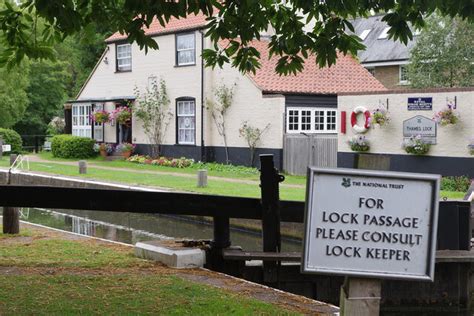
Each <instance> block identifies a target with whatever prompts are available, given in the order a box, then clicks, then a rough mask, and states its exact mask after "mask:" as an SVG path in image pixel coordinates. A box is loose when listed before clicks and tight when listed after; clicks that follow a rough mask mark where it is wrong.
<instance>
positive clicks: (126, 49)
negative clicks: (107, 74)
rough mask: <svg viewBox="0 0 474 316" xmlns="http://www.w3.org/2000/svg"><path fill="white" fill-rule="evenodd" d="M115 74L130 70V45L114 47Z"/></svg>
mask: <svg viewBox="0 0 474 316" xmlns="http://www.w3.org/2000/svg"><path fill="white" fill-rule="evenodd" d="M116 48H117V50H116V54H117V72H121V71H131V70H132V45H130V44H122V45H116Z"/></svg>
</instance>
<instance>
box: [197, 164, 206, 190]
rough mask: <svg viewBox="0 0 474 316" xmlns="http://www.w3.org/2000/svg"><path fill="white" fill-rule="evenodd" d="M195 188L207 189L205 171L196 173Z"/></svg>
mask: <svg viewBox="0 0 474 316" xmlns="http://www.w3.org/2000/svg"><path fill="white" fill-rule="evenodd" d="M197 186H198V188H205V187H207V170H206V169H201V170H198V173H197Z"/></svg>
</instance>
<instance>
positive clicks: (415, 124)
mask: <svg viewBox="0 0 474 316" xmlns="http://www.w3.org/2000/svg"><path fill="white" fill-rule="evenodd" d="M416 136H420V137H421V139H423V140H424V141H425V142H428V143H430V144H436V122H435V121H433V120H432V119H429V118H427V117H424V116H422V115H417V116H414V117H412V118H409V119H408V120H405V121H403V137H406V138H408V137H416Z"/></svg>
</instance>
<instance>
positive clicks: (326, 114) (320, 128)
mask: <svg viewBox="0 0 474 316" xmlns="http://www.w3.org/2000/svg"><path fill="white" fill-rule="evenodd" d="M286 132H287V133H293V134H298V133H337V110H336V109H330V108H297V107H288V108H287V109H286Z"/></svg>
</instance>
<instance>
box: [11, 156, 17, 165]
mask: <svg viewBox="0 0 474 316" xmlns="http://www.w3.org/2000/svg"><path fill="white" fill-rule="evenodd" d="M17 157H18V155H17V154H11V155H10V166H12V165H13V164H14V163H15V160H16V158H17Z"/></svg>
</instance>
